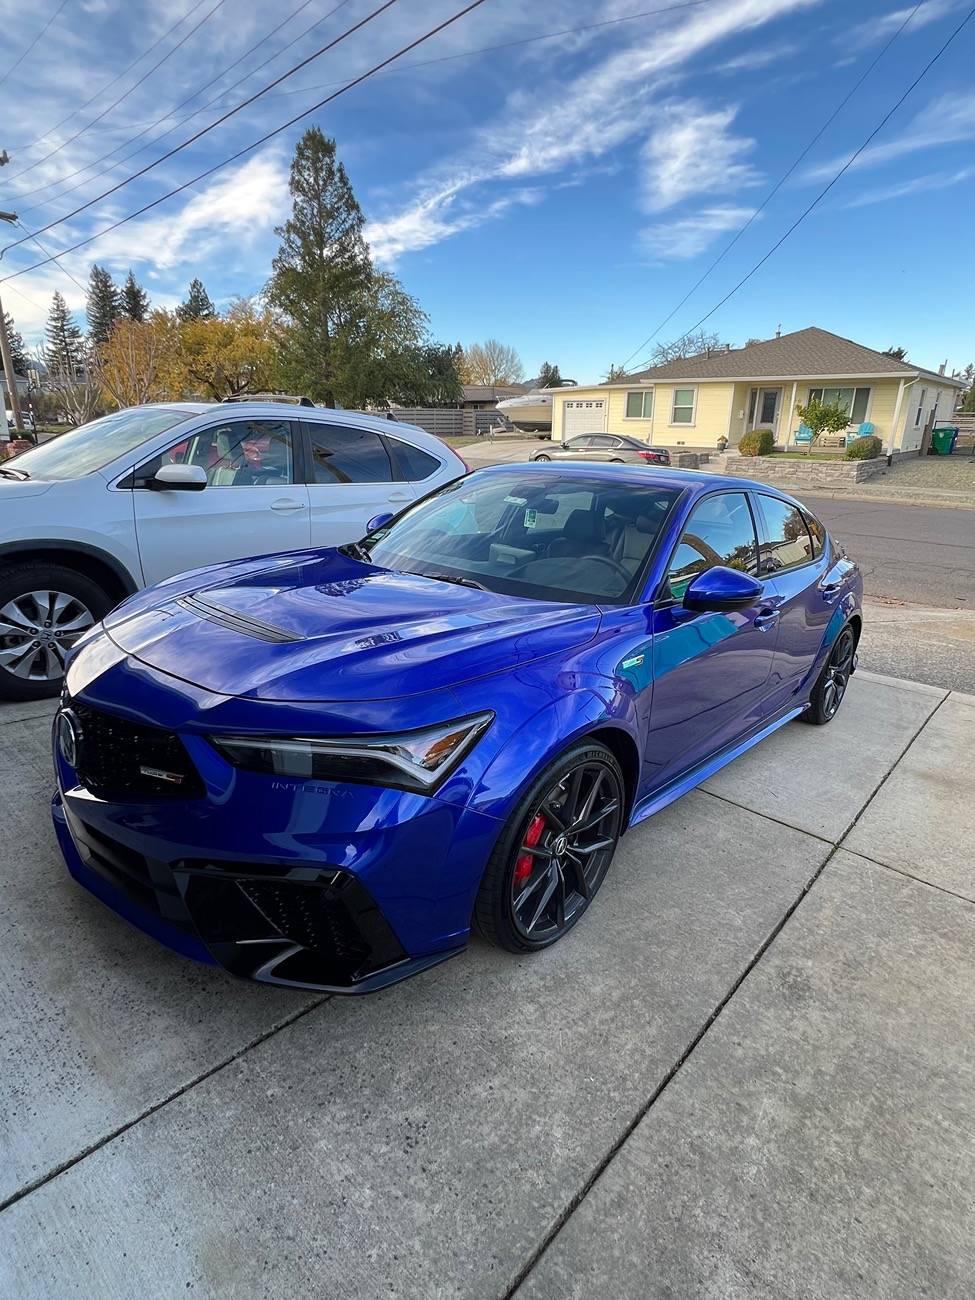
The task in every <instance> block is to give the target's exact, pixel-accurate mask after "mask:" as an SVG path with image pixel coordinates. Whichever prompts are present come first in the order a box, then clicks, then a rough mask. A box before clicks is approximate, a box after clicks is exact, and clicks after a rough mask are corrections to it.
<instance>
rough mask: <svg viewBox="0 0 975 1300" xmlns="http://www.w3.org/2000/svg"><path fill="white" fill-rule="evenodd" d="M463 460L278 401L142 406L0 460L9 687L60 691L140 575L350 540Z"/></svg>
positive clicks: (400, 429) (458, 471)
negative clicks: (100, 624)
mask: <svg viewBox="0 0 975 1300" xmlns="http://www.w3.org/2000/svg"><path fill="white" fill-rule="evenodd" d="M466 472H467V466H466V465H465V464H464V462H463V460H461V458H460V457H459V456H458V455H457V454H456V453H455V452H453V451H452V450H451V449H450V448H449V447H448V446H447V445H446V444H445V443H443V442H441V440H440V439H439V438H436V437H434V436H433V435H432V434H429V433H426V432H424V430H423V429H417V428H415V427H414V426H413V425H405V424H395V423H393V422H392V421H389V420H383V419H380V418H378V417H375V416H369V415H362V414H360V413H358V412H355V413H353V412H350V411H332V410H327V409H325V408H322V407H313V408H310V409H308V408H305V407H297V408H292V409H287V410H282V407H281V406H280V405H277V404H275V403H270V402H253V403H235V404H233V405H219V404H206V403H202V402H200V403H188V402H180V403H166V404H160V405H155V406H138V407H131V408H129V409H128V410H124V411H118V412H116V413H115V414H114V415H107V416H105V417H104V419H101V420H95V421H93V422H92V423H91V424H86V425H83V426H82V427H81V428H80V429H74V430H72V431H71V432H70V433H66V434H63V435H62V436H61V437H60V438H57V439H56V440H54V441H52V442H49V443H45V444H43V445H42V446H40V447H35V448H34V449H33V450H31V451H26V452H24V453H22V454H21V455H20V456H16V457H14V458H13V459H12V460H8V461H4V462H0V696H4V697H6V698H8V699H35V698H38V697H39V696H43V695H54V694H56V693H57V692H58V691H59V689H60V685H61V677H62V675H63V663H64V652H65V650H66V649H67V648H68V647H70V646H71V645H72V644H73V642H74V641H75V640H77V638H78V637H79V636H80V635H81V633H82V632H83V631H84V630H85V629H86V628H87V627H90V626H91V624H92V623H93V622H96V621H97V620H98V619H100V618H102V617H103V616H104V615H105V614H106V613H107V612H108V611H109V610H110V609H111V608H112V607H113V606H114V605H116V604H118V602H119V601H120V600H122V599H123V598H124V597H125V596H127V595H129V594H131V593H132V592H133V591H136V590H137V589H138V588H139V587H142V586H145V585H147V584H148V583H152V582H159V581H160V580H161V579H162V578H167V577H169V576H170V575H171V574H173V573H179V572H181V571H182V570H184V569H194V568H199V567H201V566H202V565H206V564H216V563H219V562H220V561H222V560H234V559H239V558H242V557H244V556H249V555H262V554H265V553H267V552H270V551H291V550H301V549H303V548H305V547H317V546H336V545H340V544H341V543H343V542H349V541H354V540H355V539H356V538H358V537H361V536H362V535H363V533H364V532H365V531H366V525H367V524H368V522H369V520H370V519H372V518H373V517H374V516H376V515H380V514H395V513H398V512H399V511H400V510H402V509H404V508H405V507H406V506H407V505H408V504H409V503H410V502H411V501H414V500H416V499H417V498H418V497H421V496H424V495H425V494H426V493H427V492H430V491H431V490H432V489H434V488H436V487H440V486H442V485H443V484H445V483H449V482H451V481H452V480H454V479H456V478H459V477H460V476H461V475H462V474H465V473H466Z"/></svg>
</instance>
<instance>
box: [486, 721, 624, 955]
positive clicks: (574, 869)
mask: <svg viewBox="0 0 975 1300" xmlns="http://www.w3.org/2000/svg"><path fill="white" fill-rule="evenodd" d="M577 774H578V775H577ZM593 798H594V799H595V805H594V809H591V810H590V812H589V813H588V814H587V813H586V801H587V799H588V800H590V801H591V800H592V799H593ZM623 806H624V782H623V773H622V772H621V771H620V766H619V763H617V761H616V759H615V758H614V756H613V754H612V753H611V752H610V751H609V750H608V749H607V748H606V746H605V745H601V744H599V743H597V742H596V741H585V740H584V741H580V742H579V743H577V744H575V745H572V746H571V748H569V749H568V750H566V752H565V753H564V754H562V755H561V756H560V757H559V758H558V759H556V760H555V762H554V763H552V764H551V766H550V767H548V768H547V769H546V770H545V771H544V772H543V773H542V775H541V776H540V777H539V778H538V779H537V780H536V781H534V782H533V783H532V786H531V788H530V789H529V790H528V792H527V794H525V796H524V797H523V798H522V799H521V800H520V802H519V804H518V807H517V808H516V809H515V811H514V812H513V813H512V815H511V818H510V820H509V822H508V824H507V826H506V827H505V829H504V831H503V832H502V833H501V836H500V838H499V840H498V842H497V844H496V845H495V847H494V852H493V853H492V854H491V857H490V859H489V861H488V865H487V869H486V870H485V872H484V878H483V879H482V881H481V888H480V891H479V893H478V896H477V902H476V903H475V905H474V925H475V928H476V929H477V930H478V932H479V933H480V934H481V935H482V936H483V937H484V938H485V939H487V940H488V941H489V942H490V943H493V944H495V945H496V946H497V947H499V948H504V949H505V950H506V951H507V952H519V953H524V952H538V951H540V950H541V949H542V948H549V947H551V945H552V944H553V943H555V942H557V941H558V940H559V939H561V938H562V936H563V935H564V934H567V933H568V931H569V930H571V929H572V927H573V926H574V925H575V924H576V922H577V921H578V920H579V919H580V917H581V916H582V915H583V914H584V912H585V911H586V909H587V908H588V907H589V904H590V903H591V902H592V900H593V898H594V897H595V895H596V893H597V892H598V890H599V888H600V886H601V885H602V883H603V881H604V880H605V878H606V873H607V872H608V871H609V867H610V864H611V862H612V860H613V854H614V853H615V852H616V846H617V844H618V843H619V837H620V834H621V833H622V829H623ZM568 807H571V809H572V810H573V811H572V813H571V816H574V817H575V819H576V820H578V821H585V818H586V816H588V821H585V825H584V827H583V828H581V832H580V831H575V832H573V831H572V830H571V829H567V830H566V831H562V830H561V829H560V827H561V825H562V823H561V817H562V815H563V813H564V811H565V809H566V808H568ZM593 812H594V813H595V814H596V820H595V821H593V820H592V816H593ZM579 814H581V816H580V815H579ZM571 816H570V819H569V826H571ZM539 819H541V823H542V824H541V825H539ZM583 836H584V837H585V839H583V838H582V837H583ZM574 845H578V846H579V847H584V848H586V849H587V850H588V851H587V852H586V853H584V854H583V853H580V854H574V853H573V852H572V848H573V846H574ZM593 845H596V846H597V847H596V848H595V849H593V847H592V846H593ZM585 863H588V864H589V865H588V866H585V865H584V864H585ZM519 900H522V901H521V902H520V903H519ZM536 911H537V912H538V916H537V918H536V923H535V924H534V925H530V924H529V922H530V921H531V920H532V915H533V914H534V913H535V912H536Z"/></svg>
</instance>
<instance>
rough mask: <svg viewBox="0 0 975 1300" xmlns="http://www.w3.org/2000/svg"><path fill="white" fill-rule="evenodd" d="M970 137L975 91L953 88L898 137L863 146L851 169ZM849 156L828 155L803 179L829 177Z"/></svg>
mask: <svg viewBox="0 0 975 1300" xmlns="http://www.w3.org/2000/svg"><path fill="white" fill-rule="evenodd" d="M972 139H975V92H969V93H968V94H964V93H961V92H958V91H952V92H950V93H948V94H945V95H941V96H939V97H938V98H937V99H935V100H932V102H931V103H930V104H928V105H927V106H926V107H925V108H923V109H922V110H921V112H920V113H918V114H917V116H916V117H915V118H914V119H913V121H912V122H911V124H910V126H908V128H907V129H906V130H905V131H904V132H903V134H901V135H900V136H897V137H895V138H894V139H893V140H887V141H884V142H883V143H882V144H875V145H871V146H870V147H869V148H868V149H864V151H863V153H862V154H860V156H859V158H857V160H856V161H855V162H854V163H853V165H852V167H851V168H850V170H851V171H859V170H861V169H863V168H865V167H879V166H880V165H881V164H882V163H886V162H890V161H891V160H892V159H894V158H901V157H903V156H904V155H905V154H911V153H916V152H917V151H918V150H920V149H935V148H938V147H939V146H940V145H945V144H957V143H959V142H960V141H963V140H972ZM849 156H850V155H849V154H846V155H843V156H840V157H836V158H831V159H830V160H829V161H828V162H823V163H817V164H816V165H815V166H814V167H810V168H809V169H808V170H807V171H806V172H805V173H804V175H803V179H804V180H807V181H822V180H828V179H829V178H830V177H831V176H832V175H833V174H834V173H835V172H836V171H837V169H838V168H840V167H842V165H843V163H844V162H846V160H847V158H848V157H849Z"/></svg>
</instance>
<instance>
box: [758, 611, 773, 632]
mask: <svg viewBox="0 0 975 1300" xmlns="http://www.w3.org/2000/svg"><path fill="white" fill-rule="evenodd" d="M778 621H779V611H778V610H777V609H766V610H763V612H762V613H761V614H756V615H755V626H756V627H757V628H758V630H759V632H771V630H772V628H773V627H775V625H776V623H777V622H778Z"/></svg>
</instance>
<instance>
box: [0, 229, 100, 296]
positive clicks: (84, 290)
mask: <svg viewBox="0 0 975 1300" xmlns="http://www.w3.org/2000/svg"><path fill="white" fill-rule="evenodd" d="M17 225H18V226H20V228H21V230H22V231H23V232H24V234H25V235H27V236H28V238H30V239H32V240H33V242H34V243H35V244H36V245H37V247H38V248H39V249H40V250H41V252H42V253H44V254H50V252H51V250H50V249H49V248H45V246H44V245H43V244H42V243H41V241H40V240H39V239H38V238H37V236H36V235H32V234H31V233H30V231H29V230H28V229H27V227H26V226H25V225H24V223H23V222H22V221H21V220H20V218H19V217H18V218H17ZM54 262H55V265H56V266H57V268H58V270H59V271H63V272H64V274H65V275H66V276H67V277H68V279H69V280H73V281H74V283H75V284H76V285H77V286H78V288H79V289H80V290H81V292H82V293H85V294H86V293H87V292H88V289H87V287H86V286H85V285H83V284H82V283H81V281H80V280H79V279H78V277H77V276H76V275H75V274H74V273H73V272H72V271H69V270H68V268H67V267H66V266H62V265H61V263H60V262H58V261H57V257H56V256H55V258H54Z"/></svg>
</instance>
